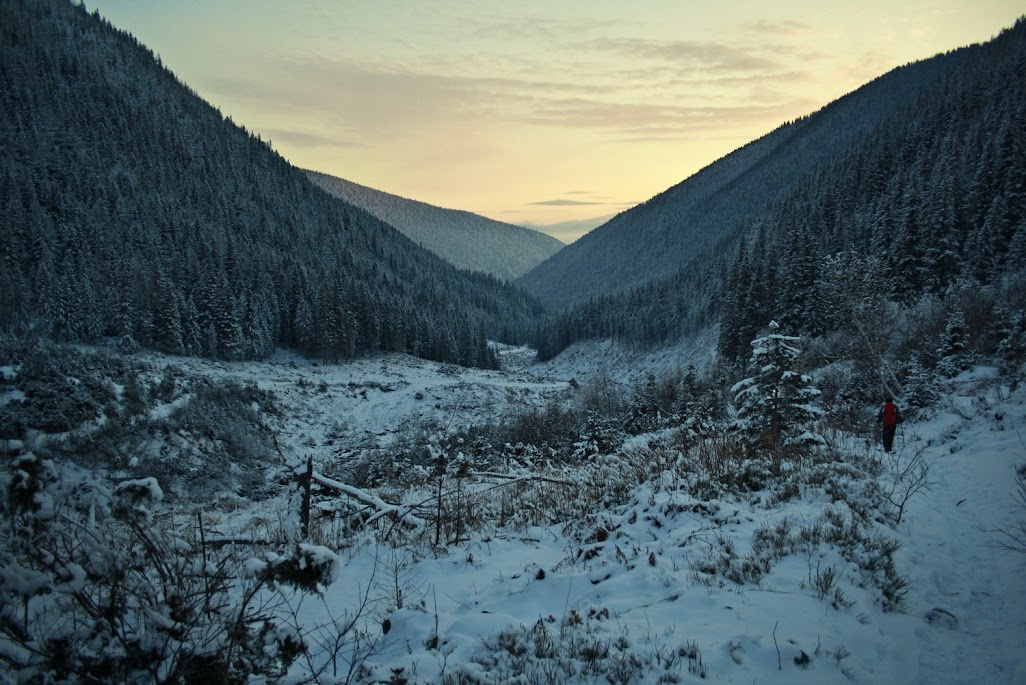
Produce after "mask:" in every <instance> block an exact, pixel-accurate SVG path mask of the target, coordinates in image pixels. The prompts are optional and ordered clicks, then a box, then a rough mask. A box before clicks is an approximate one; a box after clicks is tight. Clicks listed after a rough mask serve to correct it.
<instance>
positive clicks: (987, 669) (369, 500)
mask: <svg viewBox="0 0 1026 685" xmlns="http://www.w3.org/2000/svg"><path fill="white" fill-rule="evenodd" d="M582 352H583V351H582ZM502 356H503V361H504V364H505V367H506V370H505V371H503V372H490V371H467V370H462V369H458V368H456V367H452V366H446V365H438V364H431V363H428V362H424V361H423V360H417V359H414V358H412V357H409V356H405V355H383V356H381V357H378V358H375V359H368V360H363V361H359V362H354V363H351V364H344V365H337V366H330V365H320V364H316V363H312V362H310V361H308V360H305V359H303V358H301V357H297V356H293V355H291V354H285V353H280V354H279V355H278V356H277V357H276V358H275V360H274V361H273V363H263V364H257V363H243V362H238V363H216V362H205V361H202V360H195V359H187V358H172V357H163V356H150V355H144V356H143V357H142V361H143V362H145V363H146V364H147V365H149V367H150V368H152V369H153V371H154V372H155V373H156V374H157V375H158V376H163V378H164V381H159V384H160V385H167V384H168V382H167V379H174V378H179V379H182V378H187V379H189V387H190V388H192V392H190V393H188V394H185V395H181V396H180V398H179V399H178V400H176V401H177V402H180V403H183V404H189V403H192V402H194V401H196V400H195V398H196V397H198V394H197V392H198V391H197V389H198V388H199V387H201V386H204V385H206V386H209V387H213V388H224V387H229V386H232V385H233V384H234V387H241V386H249V385H254V386H257V387H258V388H259V389H260V390H261V391H262V392H266V393H273V395H274V397H275V401H274V403H273V404H272V403H270V402H263V403H261V402H257V401H255V402H254V411H262V412H264V414H265V415H264V417H263V419H264V420H265V421H266V422H267V423H268V424H270V425H272V426H273V429H274V431H275V432H276V434H277V435H278V436H279V438H280V441H279V447H280V453H281V456H282V457H283V458H284V459H285V460H286V461H287V462H289V463H290V465H291V466H296V465H298V464H301V463H303V462H305V459H306V457H308V456H312V457H313V458H314V462H315V465H316V468H317V470H318V472H319V473H322V472H325V471H329V470H333V469H334V470H335V472H336V473H340V474H344V473H345V468H338V466H339V465H340V462H346V461H347V460H349V459H351V458H353V457H354V456H356V455H357V454H358V453H359V454H361V455H363V456H365V457H366V456H369V457H371V458H372V459H374V460H378V461H380V462H389V461H390V460H393V459H394V456H395V455H394V454H393V452H392V451H390V446H391V445H393V444H395V441H396V440H397V439H398V438H399V437H400V435H401V433H402V432H403V431H411V430H415V429H416V425H418V424H421V425H423V424H424V423H425V422H426V423H433V424H434V428H433V429H432V430H434V431H437V433H438V434H439V435H444V434H445V433H447V432H450V429H452V428H453V427H455V426H457V425H470V424H480V423H483V422H488V421H490V420H491V421H496V420H499V419H502V418H510V417H513V416H515V415H516V414H518V413H519V412H521V411H523V410H524V409H529V408H531V407H541V406H551V405H552V404H553V403H556V404H558V403H562V402H569V401H573V395H574V393H575V392H577V390H576V385H577V384H575V383H570V382H568V379H567V378H566V376H572V377H573V378H575V379H577V381H578V382H579V383H580V384H581V385H584V384H586V383H588V382H589V379H590V377H591V376H594V375H596V374H601V373H605V372H604V371H603V369H601V368H597V369H596V368H595V367H593V366H588V365H586V364H585V362H588V357H589V355H587V354H583V353H582V354H581V355H580V356H579V361H580V362H581V364H578V365H575V364H574V363H573V360H574V358H575V357H574V355H568V356H567V357H566V358H564V359H562V360H560V366H559V367H558V368H556V367H553V366H551V365H549V366H546V365H538V364H533V363H531V361H530V351H529V350H526V349H523V348H503V350H502ZM636 361H637V360H636ZM638 364H640V366H638V367H637V368H636V369H635V370H634V371H633V372H632V373H645V372H647V370H657V369H660V368H669V367H670V364H671V362H670V361H669V360H667V359H663V358H658V357H652V358H649V359H645V360H642V361H638ZM21 373H22V367H19V366H18V365H14V364H11V365H8V366H4V367H0V374H2V376H3V378H4V379H6V381H7V382H10V381H11V380H12V379H13V380H15V381H16V379H17V378H18V376H19V374H21ZM549 373H558V374H559V378H552V377H551V376H549V375H547V374H549ZM628 377H632V375H631V373H626V375H624V376H623V378H628ZM942 382H943V383H944V387H943V391H944V393H943V397H945V399H944V400H942V401H941V402H940V403H939V404H938V405H937V406H935V407H933V408H931V409H929V410H926V411H923V410H920V411H919V412H918V416H917V417H915V418H912V419H910V420H909V421H906V423H904V424H903V425H902V427H901V429H900V431H899V434H898V437H897V440H896V443H895V444H896V450H895V452H894V453H892V454H885V453H883V452H882V451H881V450H880V448H879V447H878V446H876V445H874V444H872V441H870V440H867V439H866V438H864V437H858V436H854V435H847V434H842V433H837V432H835V433H831V434H830V436H829V439H830V443H831V445H830V447H829V449H827V450H826V451H823V452H820V453H818V454H814V455H807V456H806V457H803V458H801V459H798V460H795V461H793V462H789V463H788V464H785V465H784V466H783V467H782V468H781V469H780V471H779V473H777V474H773V475H771V474H770V472H768V471H766V470H765V469H762V470H760V466H759V462H758V460H757V459H745V458H743V457H741V456H740V455H739V454H738V453H731V452H730V451H729V450H727V451H724V450H722V449H718V447H717V446H718V445H719V446H720V447H722V446H723V445H727V446H728V447H729V446H730V443H729V441H728V442H722V437H717V436H716V435H711V436H703V435H702V434H701V433H696V432H691V431H689V430H688V429H683V428H678V427H671V428H666V429H663V430H660V431H657V432H651V433H646V434H642V435H638V436H635V437H632V438H629V439H628V441H627V443H626V444H625V445H624V446H623V447H620V448H617V449H616V450H615V451H613V452H611V453H609V454H604V453H599V454H591V456H589V457H588V458H586V459H583V460H581V461H579V462H573V461H572V460H571V461H569V462H567V463H563V464H546V465H542V464H537V465H536V466H535V467H532V468H530V469H526V468H517V467H510V470H508V471H506V472H505V473H496V472H480V471H475V470H474V468H473V466H470V467H469V468H468V469H467V470H465V471H463V470H459V469H456V470H450V471H443V472H434V471H432V469H431V467H432V464H430V463H429V464H427V465H420V466H417V465H411V466H410V467H409V468H410V472H409V473H408V474H406V475H407V476H408V480H409V483H408V484H407V485H404V486H398V487H397V486H396V485H395V484H391V485H386V486H383V487H382V488H375V487H374V486H373V485H367V486H364V487H365V489H363V490H358V489H357V488H356V487H353V486H350V485H348V484H345V483H338V484H339V485H341V486H343V487H345V488H348V489H347V490H345V491H344V493H343V494H339V495H337V496H335V497H331V496H325V495H322V496H321V498H320V499H319V507H318V511H320V512H322V514H323V516H322V517H321V518H318V519H317V520H316V521H315V522H314V523H313V524H312V531H313V532H312V533H311V537H312V539H313V541H314V542H315V543H316V544H317V545H321V547H318V548H317V549H318V551H317V554H318V557H319V558H323V559H328V560H333V561H332V563H336V562H337V564H338V565H339V568H338V570H337V573H336V574H335V580H334V581H333V582H331V583H329V584H327V585H325V586H322V587H320V588H319V592H318V593H313V594H310V595H308V596H306V597H305V598H304V599H302V600H299V599H298V596H297V595H289V594H288V593H284V594H283V595H281V596H279V597H278V599H276V600H275V601H277V602H279V605H278V606H279V608H282V609H283V611H285V618H286V622H287V624H289V625H293V626H294V628H293V630H294V631H295V633H296V634H297V635H302V636H303V639H304V640H305V642H306V644H307V649H308V652H307V654H306V655H305V656H304V658H303V659H301V660H299V661H297V662H296V663H295V664H294V665H293V667H292V673H293V675H294V676H295V677H296V680H295V682H299V681H301V680H302V679H304V678H307V677H309V676H310V674H311V673H320V675H321V676H323V677H322V678H321V681H323V682H335V683H338V682H350V683H372V682H391V683H398V682H405V683H409V684H411V685H412V684H414V683H424V684H426V683H445V682H454V683H482V684H486V683H487V684H493V683H494V684H499V683H521V682H539V683H575V684H576V683H592V682H613V683H638V684H641V685H656V684H661V683H682V682H702V681H709V682H723V683H738V684H744V685H747V684H749V683H751V682H753V681H754V682H759V683H769V684H771V685H773V684H778V685H783V684H785V683H787V684H793V683H807V684H809V685H813V684H816V685H819V684H823V683H838V684H842V683H843V684H846V683H851V682H856V683H922V684H923V685H926V684H928V683H929V684H931V685H934V684H938V683H940V684H946V683H951V684H956V683H969V682H987V683H998V684H1008V685H1013V684H1017V683H1022V682H1024V679H1026V653H1024V652H1023V651H1022V649H1021V646H1022V644H1024V641H1026V601H1024V599H1023V598H1024V597H1026V553H1023V551H1019V552H1015V551H1009V550H1008V549H1006V548H1005V547H1004V546H1003V545H1002V543H1006V542H1008V540H1009V538H1007V537H1006V536H1004V535H1002V533H1001V531H1013V532H1016V531H1019V532H1020V534H1021V531H1022V530H1023V528H1021V526H1022V525H1023V523H1022V522H1023V521H1024V520H1026V506H1024V505H1026V502H1024V501H1017V500H1016V498H1015V497H1016V495H1017V493H1026V490H1020V489H1021V488H1026V442H1024V435H1026V385H1023V384H1017V383H1014V382H1012V380H1011V378H1010V377H1008V376H1001V375H999V374H998V372H997V371H996V370H995V369H992V368H988V367H979V368H976V369H974V370H971V371H967V372H964V373H962V374H961V375H959V376H957V377H955V378H953V379H950V380H944V381H942ZM172 385H173V383H172ZM119 392H120V393H121V394H125V393H127V388H122V389H120V390H119ZM254 396H255V395H254ZM3 399H4V401H5V402H8V403H9V402H10V401H12V400H14V399H19V398H18V397H16V396H14V395H12V394H11V391H6V394H5V395H4V396H3ZM261 404H262V406H266V407H271V406H273V407H274V408H275V409H274V411H273V412H269V411H265V410H263V409H262V406H257V405H261ZM168 409H169V410H170V409H171V408H170V407H169V408H168ZM161 412H162V410H161V409H160V408H156V409H154V410H152V412H151V417H150V418H151V419H157V418H160V416H159V415H160V414H161ZM182 425H183V426H185V424H184V423H183V424H182ZM88 430H90V429H89V428H87V427H84V428H82V429H81V432H86V431H88ZM93 430H95V431H96V432H95V433H94V437H95V438H96V439H97V440H99V439H101V438H102V436H103V435H105V433H104V432H103V427H102V425H101V426H98V427H96V429H93ZM869 434H870V433H869V432H868V431H866V432H865V435H869ZM180 435H181V436H185V435H186V433H180ZM62 440H64V438H61V437H60V436H54V437H53V438H52V443H51V446H58V445H60V444H61V441H62ZM33 444H40V443H39V441H38V439H36V438H33V439H32V440H31V441H30V444H29V446H30V447H31V446H32V445H33ZM92 444H95V441H94V442H93V443H92ZM436 444H438V445H441V443H440V442H439V443H436ZM139 447H140V453H141V454H142V456H141V457H140V458H139V459H137V460H134V461H133V462H132V463H131V464H130V465H127V466H124V468H125V469H129V468H130V469H134V470H133V471H132V472H131V473H127V472H126V474H125V476H130V477H131V478H132V479H133V480H132V481H130V482H132V483H150V481H148V480H146V479H145V476H146V472H145V470H146V469H154V468H155V467H157V466H159V464H157V463H156V462H155V461H153V460H152V458H151V457H148V456H147V455H146V454H145V450H144V449H142V448H144V447H145V446H144V445H141V444H140V445H139ZM472 448H473V446H472V445H470V444H467V445H463V443H459V444H457V445H456V446H455V449H456V450H459V451H460V452H462V451H463V450H466V451H467V452H468V453H469V452H470V451H471V450H472ZM440 449H441V448H440ZM513 451H515V449H514V450H513ZM439 454H440V455H441V457H442V458H440V459H439V460H438V461H439V462H440V463H441V464H442V466H443V467H445V463H444V462H445V461H450V462H452V461H458V460H459V455H457V454H455V453H448V454H446V453H443V452H439ZM425 466H426V467H427V468H425ZM436 466H437V465H436ZM152 472H153V471H151V473H152ZM438 473H442V475H441V476H439V475H438ZM339 477H340V478H341V477H343V476H339ZM443 480H444V483H443ZM320 482H324V483H327V484H329V485H331V484H332V483H333V481H332V480H331V479H330V478H322V479H321V481H320ZM443 484H444V488H443ZM155 488H156V484H155V483H153V489H155ZM278 490H279V492H278V493H277V494H275V495H274V496H273V497H272V498H271V499H263V500H261V501H259V502H250V501H247V500H246V498H244V497H235V498H229V499H226V500H223V501H222V502H220V503H219V504H218V505H217V506H215V505H212V504H206V505H204V506H202V508H203V512H202V513H203V517H202V520H203V521H204V522H205V525H206V530H205V534H206V536H207V537H206V540H207V541H208V542H210V541H215V540H218V538H224V537H227V538H229V539H234V540H240V539H241V540H246V539H248V538H250V537H262V538H263V539H264V540H265V542H263V543H261V544H258V545H256V546H254V547H252V548H249V547H245V549H246V552H245V553H246V554H251V555H253V556H254V557H255V559H254V560H253V561H252V562H250V563H248V564H246V568H260V567H262V566H261V565H262V564H264V563H265V562H263V561H261V559H263V558H264V557H265V556H266V558H268V559H270V558H273V555H272V554H271V552H270V551H269V550H270V549H271V548H272V547H273V546H274V545H276V544H280V545H283V546H285V547H287V546H288V544H287V541H286V538H285V537H284V536H283V533H282V526H283V524H282V518H283V517H286V516H287V515H288V514H287V513H286V512H287V511H288V507H289V506H290V505H289V504H288V502H289V501H290V500H289V497H290V495H289V494H288V488H287V485H286V484H285V483H282V484H281V485H279V487H278ZM443 490H444V496H445V497H446V498H447V499H446V501H445V507H446V508H447V511H449V512H452V511H463V512H465V515H466V516H467V517H468V526H467V528H466V529H465V530H464V531H463V532H458V533H457V534H456V535H455V537H449V536H447V537H445V538H443V539H442V540H441V541H440V542H439V541H437V540H435V541H434V542H432V538H433V537H434V528H433V525H428V523H427V517H428V516H430V515H431V513H432V512H433V511H435V509H434V507H435V506H436V505H435V500H434V498H435V497H441V495H440V494H438V493H443ZM180 494H182V495H188V493H180ZM1020 496H1021V495H1020ZM449 498H455V503H454V501H453V500H452V499H449ZM186 500H188V497H187V496H185V497H181V498H179V499H178V506H183V505H184V504H185V501H186ZM386 500H388V501H389V502H395V501H398V502H401V503H402V505H401V506H392V505H388V504H386ZM461 501H462V502H463V504H462V505H461V504H460V502H461ZM228 503H230V504H231V506H230V507H229V506H223V505H226V504H228ZM438 506H439V507H441V506H442V505H441V501H440V500H439V504H438ZM461 507H462V508H461ZM375 508H379V514H381V515H380V516H378V517H377V520H378V521H380V522H383V523H384V525H379V526H374V525H370V521H371V520H373V519H374V517H373V516H371V514H372V513H373V512H374V509H375ZM439 510H440V509H439ZM354 511H355V512H357V515H353V512H354ZM333 512H334V513H333ZM346 512H349V513H346ZM450 515H452V514H451V513H450ZM194 519H195V516H193V517H190V516H188V515H185V516H181V515H179V516H178V517H177V518H175V517H169V518H167V519H166V520H169V521H174V520H180V521H190V520H194ZM471 520H473V524H472V525H471V524H470V521H471ZM361 522H363V523H366V524H367V525H366V526H363V527H359V526H361ZM354 525H356V526H358V527H359V528H358V529H357V530H354V529H353V528H352V527H351V526H354ZM276 531H277V532H276ZM272 535H273V536H278V537H271V536H272ZM269 537H271V539H272V540H275V541H277V542H266V540H267V539H268V538H269ZM1024 543H1026V541H1024V540H1022V539H1020V540H1019V543H1018V546H1019V547H1022V546H1023V544H1024ZM336 556H337V559H336ZM347 626H348V628H347ZM340 630H341V631H343V632H341V633H339V632H338V631H340ZM347 631H348V632H347ZM354 654H355V655H356V659H355V661H354V660H353V655H354ZM351 667H352V668H353V670H350V668H351ZM0 673H2V671H0ZM328 674H334V676H333V677H334V679H331V678H329V677H328ZM347 674H348V675H347ZM0 679H2V675H0Z"/></svg>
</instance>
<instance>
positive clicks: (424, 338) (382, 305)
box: [0, 0, 540, 367]
mask: <svg viewBox="0 0 1026 685" xmlns="http://www.w3.org/2000/svg"><path fill="white" fill-rule="evenodd" d="M0 92H2V93H3V97H2V98H0V137H2V138H0V140H2V146H0V147H2V149H3V155H2V157H0V202H2V203H3V205H2V216H3V220H4V226H3V231H2V238H0V262H2V264H3V268H0V330H3V331H5V332H9V333H14V334H19V335H24V334H29V335H41V336H44V337H48V338H52V339H54V340H58V341H83V342H93V341H97V340H100V339H103V338H110V337H116V338H118V339H120V340H121V341H122V342H123V343H124V345H126V346H128V347H134V346H136V345H142V346H147V347H152V348H155V349H159V350H162V351H166V352H170V353H174V354H187V355H202V356H211V357H219V358H223V359H243V358H262V357H265V356H266V355H268V354H269V353H270V352H272V351H273V349H274V348H275V347H276V346H279V345H282V346H288V347H293V348H295V349H297V350H299V351H301V352H303V353H306V354H311V355H314V356H317V357H321V358H324V359H329V360H339V359H344V358H352V357H354V356H358V355H362V354H365V353H368V352H373V351H376V350H385V351H406V352H410V353H412V354H415V355H418V356H421V357H425V358H428V359H435V360H440V361H447V362H456V363H460V364H464V365H471V366H486V367H488V366H494V365H495V364H496V358H495V355H494V353H493V352H492V351H491V350H490V349H489V347H488V345H487V339H488V338H491V339H496V340H501V341H506V342H520V341H522V340H523V339H524V338H525V337H526V335H527V334H528V333H529V331H530V330H531V326H532V325H533V321H534V319H535V317H536V316H537V315H538V314H539V312H540V309H539V306H538V305H537V303H535V302H534V301H533V300H531V299H530V298H529V297H527V296H525V295H524V294H522V293H521V292H520V291H518V290H516V289H514V288H512V287H510V286H509V285H507V284H505V283H503V282H500V281H499V280H497V279H495V278H493V277H491V276H487V275H484V274H479V273H471V272H466V271H459V270H457V269H455V268H453V267H451V266H450V265H448V264H447V263H446V262H444V261H442V260H441V259H439V258H438V257H436V256H434V255H432V254H430V253H428V252H427V251H426V250H423V249H422V248H420V247H419V246H417V245H415V244H414V243H412V242H411V241H409V240H408V239H407V238H405V237H404V236H402V235H401V234H400V233H399V232H398V231H396V230H394V229H393V228H392V227H390V226H388V225H386V224H384V223H382V222H381V221H379V220H378V219H376V218H374V217H373V216H371V215H370V214H368V213H366V212H364V211H363V210H361V209H358V208H356V207H353V206H351V205H348V204H346V203H344V202H342V201H340V200H337V199H335V198H332V197H330V196H329V195H328V194H327V193H325V192H323V191H322V190H320V189H318V188H315V187H314V186H313V185H312V184H311V183H310V182H309V181H308V180H307V178H306V177H305V175H304V174H303V172H301V171H299V170H297V169H295V168H293V167H292V166H290V165H289V164H288V163H287V162H286V161H285V160H283V159H282V158H281V157H280V156H279V155H277V154H276V153H275V152H273V150H271V148H270V147H269V145H268V144H267V143H265V142H264V141H262V140H261V139H260V137H259V136H257V135H253V134H251V133H249V132H247V131H246V130H245V129H244V128H243V127H241V126H238V125H235V124H234V123H233V122H232V121H231V120H230V119H226V118H225V117H224V116H222V114H221V113H220V112H219V111H218V110H217V109H215V108H213V107H212V106H210V105H209V104H207V103H206V102H204V101H203V100H202V99H201V98H199V97H198V96H197V95H196V94H195V93H194V92H192V91H190V90H189V89H188V87H187V86H185V85H184V84H182V83H181V82H180V81H179V80H178V79H177V78H176V77H175V75H174V74H173V73H171V72H170V71H169V70H168V69H166V68H164V67H163V66H162V65H161V63H160V60H159V58H157V57H155V56H154V55H153V54H152V52H150V51H149V50H148V49H147V48H146V47H144V46H142V45H141V44H140V43H139V42H138V41H137V40H135V39H134V38H133V37H132V36H131V35H129V34H127V33H125V32H121V31H118V30H117V29H115V28H113V27H112V26H111V25H110V24H109V23H107V22H106V21H104V20H103V19H102V18H100V17H99V16H98V15H97V14H92V15H90V14H89V13H88V12H87V10H86V9H85V8H83V7H81V6H78V5H73V4H71V3H69V2H67V1H66V0H5V1H4V2H3V3H0Z"/></svg>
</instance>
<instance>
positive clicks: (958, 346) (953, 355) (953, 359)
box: [937, 309, 971, 378]
mask: <svg viewBox="0 0 1026 685" xmlns="http://www.w3.org/2000/svg"><path fill="white" fill-rule="evenodd" d="M937 356H938V357H939V361H938V362H937V370H938V371H940V372H941V374H943V375H944V376H946V377H948V378H954V377H955V376H957V375H958V374H959V372H961V371H965V370H966V369H967V368H969V366H970V365H971V358H970V354H969V351H968V350H967V344H966V324H965V316H964V315H963V314H962V312H961V311H960V310H958V309H956V310H954V311H952V312H951V314H950V315H949V316H948V321H947V324H946V325H945V327H944V336H943V338H942V339H941V344H940V347H938V348H937Z"/></svg>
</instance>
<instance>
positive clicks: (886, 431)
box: [876, 396, 901, 452]
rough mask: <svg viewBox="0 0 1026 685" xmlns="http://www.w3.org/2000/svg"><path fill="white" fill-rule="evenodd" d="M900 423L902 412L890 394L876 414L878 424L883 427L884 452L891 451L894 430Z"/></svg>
mask: <svg viewBox="0 0 1026 685" xmlns="http://www.w3.org/2000/svg"><path fill="white" fill-rule="evenodd" d="M899 423H901V412H900V411H898V406H897V405H896V404H894V400H893V399H892V398H891V397H890V396H887V397H884V406H882V407H880V411H879V413H877V415H876V425H878V426H882V427H883V431H882V433H883V447H884V452H890V451H891V445H893V444H894V430H895V429H896V428H897V427H898V424H899Z"/></svg>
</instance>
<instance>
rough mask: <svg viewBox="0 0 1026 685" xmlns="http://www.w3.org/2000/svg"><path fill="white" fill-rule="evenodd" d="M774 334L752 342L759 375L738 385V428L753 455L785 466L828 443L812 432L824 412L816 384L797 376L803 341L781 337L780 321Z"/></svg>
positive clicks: (772, 326) (774, 325)
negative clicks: (788, 460) (791, 458)
mask: <svg viewBox="0 0 1026 685" xmlns="http://www.w3.org/2000/svg"><path fill="white" fill-rule="evenodd" d="M769 329H770V333H769V335H765V336H762V337H759V338H756V339H755V340H753V341H752V358H751V362H750V366H751V369H752V371H753V375H752V376H750V377H748V378H745V379H744V380H742V381H740V382H739V383H737V384H735V385H734V387H732V388H731V394H732V395H734V400H735V402H736V403H737V407H738V409H737V419H736V421H735V428H736V429H737V430H738V431H739V432H740V433H741V435H742V436H743V437H744V439H745V441H746V443H747V446H748V449H749V450H750V451H751V452H753V453H762V454H769V455H770V456H772V457H773V460H774V462H775V463H777V464H779V461H780V459H781V458H783V457H785V456H796V455H800V454H802V453H804V452H805V451H807V450H808V449H809V448H810V447H811V446H813V445H817V444H822V443H823V442H824V439H823V437H822V436H820V435H817V434H815V433H813V432H812V427H813V424H814V423H815V421H816V420H817V419H818V418H819V417H820V416H821V415H822V414H823V410H822V409H821V408H820V407H819V404H818V398H819V394H820V393H819V390H818V389H817V388H816V387H815V386H814V385H813V383H812V378H811V377H810V376H807V375H805V374H802V373H799V372H798V371H796V370H795V366H796V362H797V360H798V356H799V355H800V354H801V351H800V350H799V349H798V348H797V347H795V346H794V344H795V343H798V342H799V341H800V340H801V338H798V337H794V336H787V335H782V334H780V333H779V332H778V331H779V330H780V326H779V324H777V322H776V321H771V322H770V324H769Z"/></svg>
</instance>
